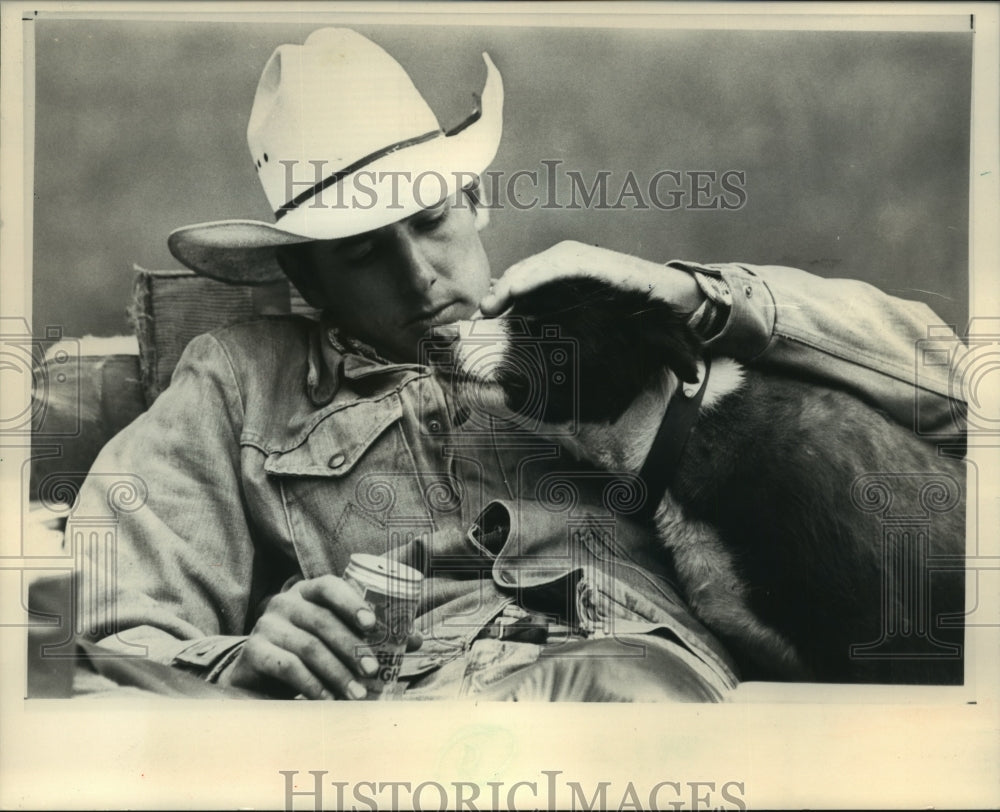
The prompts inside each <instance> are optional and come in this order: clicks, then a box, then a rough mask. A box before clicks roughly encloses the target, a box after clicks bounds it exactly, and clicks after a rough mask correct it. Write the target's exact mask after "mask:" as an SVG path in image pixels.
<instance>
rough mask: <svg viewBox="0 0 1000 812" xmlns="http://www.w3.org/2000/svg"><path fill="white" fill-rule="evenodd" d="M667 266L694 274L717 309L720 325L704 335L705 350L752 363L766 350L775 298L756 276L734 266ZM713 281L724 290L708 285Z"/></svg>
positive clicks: (676, 262)
mask: <svg viewBox="0 0 1000 812" xmlns="http://www.w3.org/2000/svg"><path fill="white" fill-rule="evenodd" d="M667 265H668V266H669V267H671V268H679V269H681V270H684V271H687V272H688V273H690V274H693V275H694V277H695V279H696V280H697V281H698V286H699V287H700V288H701V289H702V291H703V292H704V293H705V295H706V297H707V298H708V299H709V300H710V301H713V302H714V303H715V304H716V306H717V307H718V310H719V313H720V318H719V322H721V324H720V323H718V322H717V323H716V325H714V327H715V329H713V330H712V331H711V334H710V335H706V336H705V346H706V347H710V348H711V349H712V350H713V351H714V352H715V353H717V354H719V355H726V356H729V357H731V358H735V359H736V360H738V361H752V360H753V359H754V358H756V357H757V356H758V355H760V354H761V353H762V352H764V350H765V349H767V346H768V345H769V344H770V342H771V336H772V334H773V332H774V318H775V306H774V298H773V296H772V295H771V291H770V290H769V289H768V287H767V285H766V284H765V283H764V281H763V280H762V279H761V278H760V277H758V276H757V274H755V273H754V272H753V271H752V270H751V269H749V268H746V267H744V266H742V265H736V264H734V263H720V264H702V263H697V262H686V261H684V260H672V261H671V262H668V263H667ZM706 277H707V279H706ZM713 279H714V280H719V282H720V283H724V286H725V287H721V286H718V285H713V284H711V281H710V280H713ZM727 290H728V295H726V291H727ZM727 309H728V313H727V312H726V311H727Z"/></svg>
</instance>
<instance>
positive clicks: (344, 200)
mask: <svg viewBox="0 0 1000 812" xmlns="http://www.w3.org/2000/svg"><path fill="white" fill-rule="evenodd" d="M483 59H484V60H485V62H486V68H487V78H486V84H485V86H484V88H483V96H482V114H481V116H480V118H479V119H478V120H477V121H475V122H474V123H473V124H471V125H469V126H468V127H466V128H465V129H463V130H461V131H460V132H457V133H455V134H453V135H445V134H442V135H440V136H438V137H436V138H433V139H431V140H429V141H425V142H423V143H419V144H416V145H414V146H410V147H407V148H405V149H400V150H398V151H395V152H391V153H389V154H387V155H384V156H382V157H380V158H379V159H378V160H375V161H372V162H371V163H370V164H366V165H364V166H363V167H360V168H358V169H357V170H356V171H354V172H351V173H350V174H347V175H345V176H343V177H341V178H340V179H339V180H338V181H337V183H336V184H335V185H331V186H329V187H327V188H325V189H323V190H322V192H320V193H319V194H317V195H315V196H313V197H310V198H308V199H307V200H306V201H304V202H303V203H302V204H300V205H298V206H296V207H295V208H292V209H290V210H289V211H287V212H284V213H283V216H282V217H281V218H280V219H279V220H278V221H277V222H276V223H266V222H263V221H257V220H221V221H215V222H209V223H197V224H195V225H190V226H184V227H182V228H178V229H176V230H175V231H173V232H172V233H171V234H170V236H169V237H168V238H167V245H168V247H169V249H170V253H171V254H173V255H174V257H176V258H177V259H178V260H179V261H180V262H182V263H183V264H184V265H185V266H187V267H188V268H190V269H191V270H193V271H196V272H197V273H199V274H202V275H203V276H208V277H211V278H213V279H218V280H220V281H223V282H231V283H235V284H243V285H265V284H269V283H272V282H277V281H279V280H281V279H283V278H285V277H284V274H283V272H282V270H281V267H280V266H279V265H278V262H277V259H276V249H277V248H279V247H281V246H285V245H294V244H299V243H306V242H311V241H314V240H331V239H339V238H342V237H349V236H353V235H356V234H362V233H364V232H367V231H372V230H374V229H377V228H381V227H383V226H386V225H389V224H390V223H394V222H397V221H398V220H402V219H403V218H405V217H409V216H410V215H412V214H416V213H417V212H418V211H420V210H422V209H425V208H427V207H429V206H432V205H435V204H436V203H438V202H440V201H441V200H443V199H446V198H448V197H450V196H451V195H453V194H454V195H456V197H457V196H458V194H460V190H461V187H462V186H463V185H464V184H467V183H469V182H470V181H471V180H472V179H473V177H475V176H477V175H480V174H482V172H483V171H484V170H485V169H486V168H487V167H488V166H489V164H490V162H491V161H492V160H493V158H494V156H495V155H496V151H497V148H498V147H499V144H500V134H501V130H502V118H503V85H502V83H501V80H500V76H499V72H498V71H497V69H496V67H495V66H494V65H493V62H492V61H491V60H490V58H489V56H488V55H487V54H483Z"/></svg>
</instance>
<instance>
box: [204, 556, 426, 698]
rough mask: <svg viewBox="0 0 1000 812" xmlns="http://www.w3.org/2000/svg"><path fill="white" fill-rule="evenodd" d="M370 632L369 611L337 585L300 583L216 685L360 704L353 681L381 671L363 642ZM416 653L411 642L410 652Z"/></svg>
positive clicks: (272, 607) (274, 604) (332, 581)
mask: <svg viewBox="0 0 1000 812" xmlns="http://www.w3.org/2000/svg"><path fill="white" fill-rule="evenodd" d="M374 626H375V613H374V612H373V611H372V608H371V606H369V604H368V603H366V602H365V601H364V600H363V599H362V597H361V595H360V594H358V591H357V590H356V589H354V587H353V586H351V585H350V584H349V583H347V582H346V581H344V580H343V579H342V578H338V577H337V576H335V575H323V576H321V577H319V578H312V579H309V580H305V581H299V582H297V583H296V584H294V585H292V586H291V587H290V588H289V589H287V590H286V591H284V592H281V593H279V594H277V595H275V596H274V597H273V598H272V599H271V600H270V602H269V603H268V605H267V608H266V609H265V610H264V613H263V614H262V615H261V617H260V620H258V621H257V624H256V625H255V626H254V628H253V631H252V632H251V633H250V636H249V638H248V639H247V641H246V643H245V644H244V646H243V648H242V650H241V651H240V653H239V655H238V656H237V658H236V659H235V660H234V661H233V663H232V664H231V665H230V666H229V667H227V668H226V669H225V670H224V671H223V672H222V674H221V675H220V676H219V683H221V684H223V685H235V686H238V687H241V688H249V689H251V690H256V691H261V692H264V693H271V694H274V693H276V692H280V691H281V690H282V689H284V690H285V691H286V692H287V693H288V694H289V695H294V694H297V693H298V694H302V695H303V696H305V697H307V698H308V699H364V698H365V694H366V692H365V688H364V686H363V685H362V684H361V683H360V682H358V680H357V679H356V677H364V676H372V675H374V674H375V673H376V672H377V671H378V667H379V666H378V661H377V660H376V659H375V654H374V652H373V651H372V649H371V647H370V646H369V645H368V644H367V643H366V642H365V633H366V632H369V631H371V629H372V628H373V627H374ZM419 645H420V640H419V636H411V640H410V645H409V647H410V648H416V647H417V646H419Z"/></svg>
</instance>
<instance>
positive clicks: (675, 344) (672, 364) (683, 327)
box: [639, 302, 702, 383]
mask: <svg viewBox="0 0 1000 812" xmlns="http://www.w3.org/2000/svg"><path fill="white" fill-rule="evenodd" d="M689 318H690V316H689V314H687V313H684V312H682V311H680V310H678V309H677V308H675V307H673V306H672V305H669V304H666V303H664V302H650V305H649V308H648V309H647V310H646V311H645V312H644V313H643V318H642V327H641V329H642V337H641V340H640V344H639V346H644V347H648V348H649V350H650V351H652V352H653V353H655V361H656V362H657V364H658V365H661V366H665V367H667V368H668V369H669V370H670V371H671V372H673V373H674V374H675V375H677V377H678V378H680V379H681V380H682V381H684V382H685V383H694V382H695V381H697V380H698V360H699V359H700V358H701V355H702V347H701V341H700V340H699V338H698V336H697V334H696V333H695V332H694V330H692V329H691V327H690V326H689V325H688V319H689Z"/></svg>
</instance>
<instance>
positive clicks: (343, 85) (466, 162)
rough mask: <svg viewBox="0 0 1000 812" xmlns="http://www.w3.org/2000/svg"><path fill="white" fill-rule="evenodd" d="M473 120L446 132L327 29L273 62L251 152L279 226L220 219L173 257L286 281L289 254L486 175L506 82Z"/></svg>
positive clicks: (399, 72)
mask: <svg viewBox="0 0 1000 812" xmlns="http://www.w3.org/2000/svg"><path fill="white" fill-rule="evenodd" d="M483 59H484V61H485V62H486V83H485V86H484V87H483V93H482V98H481V101H480V103H479V104H477V106H476V109H475V110H474V111H473V113H472V115H471V116H469V118H467V119H466V120H465V121H463V122H462V123H461V124H459V125H458V126H457V127H454V128H452V129H451V130H449V131H447V132H446V131H444V130H442V129H441V125H440V124H439V123H438V120H437V117H436V116H435V115H434V113H433V112H432V111H431V109H430V107H429V106H428V104H427V102H426V101H425V100H424V98H423V96H421V95H420V92H419V91H418V90H417V89H416V87H414V85H413V82H412V81H411V80H410V77H409V76H408V75H407V73H406V71H405V70H403V67H402V66H401V65H400V64H399V63H398V62H397V61H396V60H395V59H393V58H392V57H391V56H390V55H389V54H388V53H386V52H385V51H384V50H383V49H382V48H380V47H379V46H378V45H376V44H375V43H373V42H371V41H370V40H368V39H366V38H365V37H363V36H361V35H360V34H358V33H357V32H355V31H352V30H350V29H347V28H322V29H320V30H318V31H314V32H313V33H312V34H310V35H309V38H308V39H307V40H306V41H305V44H304V45H281V46H279V47H278V49H277V50H275V52H274V53H273V54H272V55H271V58H270V60H268V63H267V65H266V66H265V67H264V71H263V73H262V74H261V77H260V82H259V83H258V85H257V94H256V96H255V97H254V102H253V108H252V109H251V111H250V121H249V123H248V125H247V144H248V145H249V147H250V155H251V157H252V159H253V161H254V165H255V166H256V168H257V174H258V177H259V178H260V182H261V185H262V186H263V187H264V193H265V195H267V199H268V202H269V203H270V204H271V208H272V209H273V210H274V213H275V220H276V222H275V223H274V224H272V223H264V222H260V221H256V220H222V221H218V222H211V223H199V224H197V225H191V226H185V227H184V228H179V229H177V230H176V231H174V232H173V233H171V234H170V236H169V238H168V239H167V244H168V246H169V247H170V252H171V253H172V254H173V255H174V256H175V257H176V258H177V259H179V260H180V261H181V262H183V263H184V264H185V265H186V266H187V267H189V268H191V269H192V270H194V271H197V272H198V273H201V274H203V275H205V276H210V277H213V278H215V279H221V280H223V281H226V282H236V283H241V284H266V283H268V282H274V281H277V280H278V279H281V278H283V274H282V272H281V269H280V267H279V266H278V264H277V260H276V259H275V248H277V247H278V246H282V245H291V244H294V243H302V242H308V241H310V240H328V239H336V238H339V237H349V236H351V235H353V234H361V233H363V232H365V231H370V230H372V229H375V228H380V227H382V226H385V225H388V224H389V223H393V222H395V221H397V220H401V219H402V218H404V217H408V216H409V215H411V214H414V213H415V212H417V211H419V210H420V209H422V208H427V207H428V206H432V205H434V204H436V203H438V202H439V201H441V200H442V199H444V198H445V197H447V196H448V195H450V194H453V193H456V192H457V191H458V190H459V188H460V187H462V186H464V185H466V184H468V183H469V182H470V181H472V180H473V178H475V177H476V176H478V175H479V174H481V173H482V172H483V170H485V169H486V167H487V166H489V164H490V162H491V161H492V160H493V157H494V156H495V155H496V151H497V147H498V146H499V144H500V132H501V128H502V118H503V83H502V81H501V79H500V73H499V71H497V69H496V66H495V65H494V64H493V62H492V60H490V58H489V55H488V54H485V53H484V54H483Z"/></svg>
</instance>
